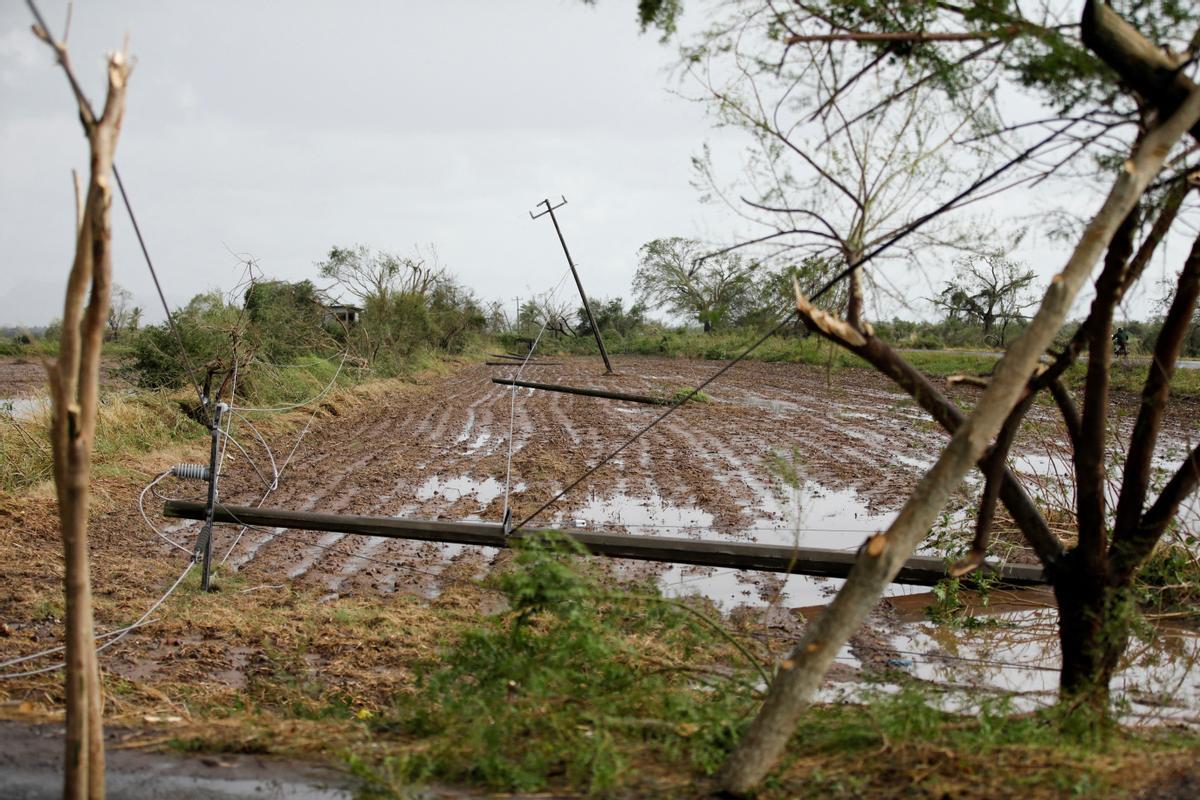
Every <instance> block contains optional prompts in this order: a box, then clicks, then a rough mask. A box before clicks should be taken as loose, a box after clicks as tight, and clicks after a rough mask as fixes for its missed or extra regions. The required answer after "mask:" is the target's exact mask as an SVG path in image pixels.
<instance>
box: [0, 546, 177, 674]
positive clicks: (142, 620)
mask: <svg viewBox="0 0 1200 800" xmlns="http://www.w3.org/2000/svg"><path fill="white" fill-rule="evenodd" d="M195 566H196V562H194V561H188V565H187V566H186V567H185V568H184V570H183V572H181V573H179V577H178V578H176V579H175V582H174V583H172V584H171V588H169V589H167V591H166V592H165V593H164V594H163V596H162V597H160V598H158V599H157V600H155V601H154V604H153V605H152V606H150V608H148V609H146V613H144V614H142V615H141V616H140V617H138V618H137V620H136V621H134V622H133V623H132V624H130V625H127V626H125V627H124V628H121V629H119V631H114V632H113V633H116V635H115V636H114V637H113V638H112V639H110V640H109V641H107V642H105V643H104V644H102V645H100V646H99V647H97V648H96V654H97V655H99V654H100V653H103V652H104V651H105V650H107V649H108V648H110V647H112V646H113V645H115V644H116V643H117V642H119V641H121V640H122V639H124V638H125V637H126V636H128V635H129V634H130V632H131V631H134V630H137V629H138V628H140V627H143V626H144V625H145V624H146V620H147V619H149V617H150V615H151V614H153V613H154V612H155V611H157V610H158V607H159V606H161V605H162V604H163V603H165V602H166V601H167V598H168V597H170V596H171V595H172V594H174V592H175V590H176V589H178V588H179V585H180V584H181V583H183V579H184V578H186V577H187V576H188V574H189V573H190V572H191V571H192V569H193V568H194V567H195ZM62 649H64V648H62V647H59V648H55V649H54V650H49V651H46V652H45V653H42V654H35V655H34V656H27V657H23V659H24V660H30V659H32V658H37V657H40V656H41V655H49V654H51V653H54V652H60V651H61V650H62ZM66 665H67V664H66V662H65V661H63V662H60V663H58V664H51V665H50V666H48V667H42V668H40V669H32V670H27V671H25V672H10V673H7V674H0V680H9V679H12V678H28V677H31V676H33V675H42V674H45V673H47V672H55V671H56V670H60V669H62V668H63V667H65V666H66Z"/></svg>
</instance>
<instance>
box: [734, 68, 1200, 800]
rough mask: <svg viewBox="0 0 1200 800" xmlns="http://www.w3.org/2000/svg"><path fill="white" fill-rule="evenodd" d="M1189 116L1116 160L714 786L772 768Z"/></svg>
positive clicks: (1199, 102) (1193, 98)
mask: <svg viewBox="0 0 1200 800" xmlns="http://www.w3.org/2000/svg"><path fill="white" fill-rule="evenodd" d="M1198 122H1200V91H1195V92H1192V93H1191V94H1190V95H1189V96H1188V98H1187V102H1185V103H1184V104H1183V105H1182V106H1181V107H1180V108H1179V110H1178V111H1177V112H1176V113H1174V114H1173V115H1171V117H1170V118H1169V119H1167V120H1165V121H1164V122H1163V123H1162V124H1161V125H1159V126H1158V127H1156V128H1154V129H1152V130H1150V131H1149V132H1148V133H1147V135H1146V137H1145V139H1144V140H1143V142H1142V145H1141V146H1140V147H1139V148H1137V149H1136V150H1135V151H1134V152H1133V154H1132V155H1131V157H1130V159H1129V160H1128V161H1126V162H1125V164H1124V165H1123V166H1122V168H1121V170H1120V172H1119V174H1118V177H1117V179H1116V181H1115V182H1114V184H1113V187H1112V190H1111V191H1110V192H1109V195H1108V197H1107V198H1106V199H1105V201H1104V203H1103V205H1102V206H1101V208H1100V210H1099V211H1098V212H1097V213H1096V214H1095V216H1094V217H1093V218H1092V221H1091V222H1090V223H1089V224H1088V226H1087V228H1086V229H1085V230H1084V232H1083V234H1082V235H1081V237H1080V239H1079V242H1078V244H1077V245H1076V247H1075V249H1074V251H1073V252H1072V254H1071V256H1070V258H1068V259H1067V263H1066V264H1065V266H1064V267H1063V269H1062V271H1061V272H1060V273H1059V274H1057V275H1056V276H1055V277H1054V278H1053V280H1052V281H1051V283H1050V286H1049V287H1048V288H1047V290H1046V294H1045V296H1044V298H1043V301H1042V304H1041V307H1040V308H1039V309H1038V311H1037V313H1036V314H1035V315H1034V317H1033V319H1032V320H1031V321H1030V324H1029V327H1028V328H1027V329H1026V331H1025V332H1024V333H1023V334H1022V335H1021V336H1020V337H1018V338H1017V339H1016V340H1015V341H1014V342H1013V343H1012V345H1011V346H1010V348H1009V350H1008V352H1007V353H1006V354H1005V355H1004V357H1002V358H1001V359H1000V362H999V363H998V364H997V365H996V370H995V373H994V374H993V378H992V381H991V383H990V384H989V386H988V388H987V389H985V390H984V393H983V397H982V398H980V401H979V403H978V404H977V405H976V407H975V410H974V412H973V413H972V414H971V416H970V417H969V418H968V419H967V420H966V422H964V423H963V425H962V426H961V427H960V428H959V429H958V431H957V432H956V433H955V434H954V436H953V438H952V439H951V440H950V443H949V445H947V447H946V448H945V449H944V450H943V451H942V454H941V455H940V456H939V458H938V460H937V462H936V463H935V464H934V465H933V467H932V468H931V469H930V470H929V472H928V473H926V475H925V477H924V478H922V479H921V481H920V483H919V484H918V485H917V488H916V489H915V490H914V492H913V494H912V495H911V496H910V497H909V499H908V501H907V502H906V503H905V504H904V507H903V508H902V509H901V511H900V514H899V515H898V516H897V517H896V519H895V521H894V522H893V523H892V525H891V527H890V528H889V529H888V531H887V532H886V533H882V534H879V535H878V536H875V537H872V539H871V540H870V542H869V543H868V546H867V547H865V548H864V549H863V552H862V553H861V554H860V556H859V559H858V561H857V562H856V564H855V567H854V569H853V570H852V571H851V573H850V576H849V578H847V580H846V583H845V584H844V585H843V586H842V589H841V590H840V591H839V592H838V594H837V596H836V597H835V598H834V600H833V603H832V604H831V605H830V607H829V610H827V611H826V612H825V613H824V614H823V615H822V616H821V617H820V618H818V619H817V620H816V622H814V623H813V624H811V625H809V626H808V628H807V629H806V631H805V635H804V637H803V639H802V640H801V641H800V643H799V644H798V645H797V646H796V648H795V649H794V650H793V651H792V653H791V656H790V658H788V659H787V660H786V662H784V663H785V664H786V666H787V668H786V669H781V670H780V671H779V673H778V674H777V676H776V678H775V680H774V681H773V682H772V684H771V687H770V690H769V693H768V696H767V699H766V701H765V702H764V704H763V706H762V709H761V710H760V712H759V714H758V716H757V717H756V718H755V720H754V721H753V722H752V723H751V725H750V728H749V729H748V731H747V732H746V735H745V736H744V738H743V739H742V741H741V742H740V743H739V744H738V746H737V748H736V749H735V750H734V752H733V753H732V754H731V755H730V757H729V759H728V760H727V762H726V764H725V767H724V770H723V772H722V775H721V779H720V780H721V786H722V788H723V789H725V790H726V791H728V792H731V793H733V794H745V793H747V792H750V791H751V790H753V789H754V788H755V787H756V786H757V785H758V784H759V782H760V781H761V780H762V779H763V777H765V776H766V774H767V772H769V771H770V769H771V768H772V767H773V766H774V764H775V762H776V761H777V760H778V758H779V755H780V754H781V753H782V751H783V749H784V747H785V746H786V745H787V742H788V739H789V738H791V735H792V733H793V731H794V730H795V727H796V722H797V721H798V719H799V717H800V714H801V713H803V710H804V709H805V707H807V706H808V704H809V703H810V702H812V699H813V697H814V696H815V694H816V691H817V689H818V688H819V687H820V685H821V682H822V681H823V679H824V676H825V673H826V672H827V671H828V669H829V666H830V664H832V663H833V659H834V657H835V656H836V655H837V652H838V649H839V648H840V647H841V646H842V645H843V644H844V643H845V642H846V640H847V639H848V638H849V637H850V636H851V635H852V634H853V633H854V631H855V630H857V629H858V627H859V626H860V625H861V624H862V622H863V620H864V619H865V618H866V615H867V613H868V612H869V611H870V609H871V607H872V606H873V605H874V604H875V603H876V602H877V601H878V599H879V597H880V594H881V593H882V590H883V588H884V587H885V586H886V585H887V583H888V582H889V581H890V580H891V576H892V575H893V574H894V571H895V570H896V569H898V568H899V565H900V564H902V563H903V561H904V558H905V557H906V556H907V555H908V554H910V553H912V551H913V550H914V549H915V548H916V546H917V545H918V544H919V543H920V541H921V539H922V538H923V536H924V533H925V531H927V530H928V528H929V526H930V524H932V522H933V521H934V519H935V518H936V516H937V514H938V512H939V511H940V510H941V509H942V507H943V506H944V505H945V503H946V500H947V499H948V497H949V495H950V493H951V491H952V490H953V489H954V487H956V486H957V485H958V484H959V482H960V481H961V480H962V478H963V476H964V475H965V474H966V473H967V471H968V470H969V469H970V468H971V466H972V465H973V464H975V462H976V461H978V459H979V457H980V456H981V455H982V454H983V452H984V450H985V449H986V447H987V445H988V441H989V440H990V439H991V438H992V437H993V436H994V435H995V434H996V433H997V432H998V431H999V429H1000V426H1001V425H1002V424H1003V422H1004V420H1005V418H1007V417H1008V415H1009V413H1010V412H1011V410H1012V408H1013V406H1014V405H1015V404H1016V403H1017V401H1018V399H1019V398H1020V395H1021V393H1022V392H1023V391H1025V390H1026V389H1027V384H1028V382H1029V379H1030V376H1031V375H1032V373H1033V370H1034V368H1035V367H1036V365H1037V363H1038V358H1039V357H1040V356H1041V354H1042V353H1043V352H1045V350H1046V347H1047V346H1048V345H1049V344H1050V342H1051V341H1052V340H1053V338H1054V335H1055V333H1056V332H1057V331H1058V329H1059V328H1060V327H1061V326H1062V323H1063V321H1064V320H1065V319H1066V315H1067V313H1068V312H1069V311H1070V307H1071V303H1072V302H1073V301H1074V299H1075V297H1076V295H1077V294H1078V292H1079V290H1080V288H1082V286H1083V284H1084V283H1085V282H1086V280H1087V277H1088V275H1089V274H1090V273H1091V271H1092V268H1093V266H1094V265H1095V263H1096V261H1097V260H1098V259H1099V258H1100V256H1101V254H1102V253H1103V251H1104V250H1105V249H1106V248H1107V246H1108V243H1109V241H1110V240H1111V239H1112V236H1113V234H1114V233H1115V231H1116V228H1117V227H1118V226H1119V225H1120V224H1121V222H1122V221H1123V220H1124V219H1125V216H1126V215H1127V214H1128V213H1129V212H1130V211H1131V210H1133V208H1134V206H1135V205H1136V204H1137V202H1138V200H1139V199H1140V198H1141V196H1142V194H1143V193H1144V192H1145V190H1146V187H1147V186H1148V185H1149V183H1150V181H1151V179H1152V178H1153V177H1154V176H1155V175H1157V174H1158V172H1159V171H1160V170H1161V169H1162V166H1163V163H1164V161H1165V159H1166V156H1167V154H1168V152H1169V151H1170V149H1171V148H1172V147H1173V146H1174V145H1175V143H1176V142H1178V141H1179V139H1180V137H1182V136H1183V135H1184V134H1185V133H1186V132H1187V131H1188V130H1189V129H1191V128H1192V127H1193V126H1194V125H1196V124H1197V123H1198Z"/></svg>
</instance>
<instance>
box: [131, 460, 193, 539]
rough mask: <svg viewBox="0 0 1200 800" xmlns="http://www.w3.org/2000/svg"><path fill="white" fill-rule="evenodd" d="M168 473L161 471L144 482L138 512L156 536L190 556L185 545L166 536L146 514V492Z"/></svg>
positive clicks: (168, 472)
mask: <svg viewBox="0 0 1200 800" xmlns="http://www.w3.org/2000/svg"><path fill="white" fill-rule="evenodd" d="M170 474H171V470H167V471H166V472H162V473H160V474H159V476H158V477H157V478H155V479H154V480H152V481H150V482H149V483H148V484H146V488H144V489H142V493H141V494H139V495H138V512H139V513H141V515H142V519H143V520H145V522H146V524H147V525H148V526H149V527H150V530H152V531H154V533H155V534H156V535H157V536H158V538H160V539H162V540H163V541H164V542H166V543H167V544H169V545H171V546H172V547H174V548H176V549H178V550H182V551H183V552H185V553H187V554H188V557H189V558H191V555H192V551H191V550H189V549H188V548H187V547H184V546H183V545H181V544H180V543H179V542H177V541H175V540H174V539H172V538H171V537H170V536H167V535H166V534H165V533H163V532H162V531H160V530H159V529H158V527H157V526H156V525H155V524H154V523H153V522H151V521H150V517H148V516H146V492H148V491H150V490H151V489H152V488H154V486H155V485H156V484H157V483H158V482H159V481H161V480H162V479H163V478H165V477H167V476H168V475H170Z"/></svg>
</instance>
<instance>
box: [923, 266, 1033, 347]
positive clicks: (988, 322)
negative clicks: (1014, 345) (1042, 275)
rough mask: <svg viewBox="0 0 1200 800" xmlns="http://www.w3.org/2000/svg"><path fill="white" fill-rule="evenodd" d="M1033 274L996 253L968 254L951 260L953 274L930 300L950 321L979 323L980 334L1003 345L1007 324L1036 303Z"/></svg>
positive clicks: (1021, 315) (1020, 317)
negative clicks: (953, 260) (953, 267)
mask: <svg viewBox="0 0 1200 800" xmlns="http://www.w3.org/2000/svg"><path fill="white" fill-rule="evenodd" d="M1036 278H1037V274H1036V273H1034V271H1033V270H1031V269H1023V268H1022V267H1021V265H1020V264H1018V263H1017V262H1015V261H1012V260H1009V259H1007V258H1004V257H1003V256H1002V255H1000V254H998V253H989V254H987V255H982V256H968V257H967V258H963V259H959V260H958V261H956V262H955V277H954V279H952V280H950V281H947V282H946V284H945V288H943V289H942V291H941V293H940V294H938V295H937V296H936V297H934V298H933V299H932V300H933V304H934V305H935V306H937V307H939V308H942V309H945V311H946V314H947V317H948V318H949V319H950V320H952V321H958V320H964V321H969V322H973V323H975V324H977V325H979V327H980V329H981V330H982V333H983V336H984V338H985V341H986V340H990V337H992V336H993V334H994V335H995V337H996V342H997V343H998V344H999V345H1000V346H1003V345H1004V343H1005V341H1006V340H1007V335H1008V329H1009V325H1011V324H1012V323H1014V322H1019V321H1020V320H1022V319H1024V317H1025V315H1024V313H1023V312H1025V311H1027V310H1028V309H1030V308H1032V307H1033V306H1034V305H1036V304H1037V298H1036V296H1035V295H1034V293H1033V291H1032V290H1033V282H1034V280H1035V279H1036Z"/></svg>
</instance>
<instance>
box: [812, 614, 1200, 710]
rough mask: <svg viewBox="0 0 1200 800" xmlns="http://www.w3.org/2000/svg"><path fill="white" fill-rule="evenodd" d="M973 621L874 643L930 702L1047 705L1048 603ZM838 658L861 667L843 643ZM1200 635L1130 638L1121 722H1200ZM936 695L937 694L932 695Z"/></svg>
mask: <svg viewBox="0 0 1200 800" xmlns="http://www.w3.org/2000/svg"><path fill="white" fill-rule="evenodd" d="M975 619H976V620H977V622H978V624H977V625H975V626H973V627H961V626H952V625H939V624H935V623H933V622H917V623H912V624H909V625H906V626H904V627H903V628H901V629H900V630H899V631H898V632H894V633H892V634H891V635H890V636H888V637H887V638H886V640H885V641H886V644H883V645H881V646H879V648H878V649H879V651H880V652H879V653H878V654H877V655H878V656H880V659H881V660H883V659H886V663H887V665H888V667H889V668H891V669H894V670H898V671H902V672H904V673H907V674H908V675H910V676H912V677H913V678H916V679H917V680H920V681H927V682H929V683H932V684H936V685H937V686H938V687H940V689H941V691H940V692H939V693H937V694H936V695H934V694H930V695H929V697H930V699H931V700H932V701H933V702H936V703H938V704H939V706H940V707H942V708H943V709H944V710H946V711H950V712H954V713H966V714H974V713H978V712H979V710H980V708H981V703H982V702H986V701H989V700H995V699H996V698H997V697H1003V698H1005V699H1006V701H1007V703H1008V705H1009V707H1010V708H1011V710H1012V711H1016V712H1025V711H1033V710H1036V709H1039V708H1044V707H1047V706H1050V705H1052V704H1053V703H1054V702H1055V700H1056V696H1057V692H1058V680H1059V672H1058V671H1059V666H1060V664H1061V659H1060V650H1059V644H1058V614H1057V611H1056V610H1055V609H1053V608H1044V607H1043V608H1031V609H1028V610H1021V611H1007V612H1005V613H1002V614H996V615H992V616H989V617H986V618H975ZM838 660H839V661H841V662H843V663H850V664H851V665H853V666H859V662H858V659H856V658H854V656H853V655H851V654H850V653H849V650H848V649H846V650H843V652H842V653H841V654H840V655H839V657H838ZM1198 662H1200V634H1198V632H1197V631H1195V630H1192V629H1187V628H1182V627H1176V626H1162V627H1159V628H1156V629H1151V630H1150V632H1149V633H1148V634H1146V636H1145V638H1142V636H1141V635H1140V634H1139V635H1135V636H1134V637H1132V638H1131V640H1130V643H1129V647H1128V649H1127V650H1126V653H1125V656H1124V659H1123V661H1122V663H1121V666H1120V667H1119V668H1118V671H1117V674H1116V675H1115V676H1114V678H1113V681H1112V691H1113V698H1114V700H1115V701H1116V703H1117V709H1118V715H1119V717H1120V719H1121V721H1122V722H1123V723H1125V724H1130V725H1136V724H1154V723H1173V724H1183V725H1189V726H1200V669H1198V668H1197V666H1198ZM898 688H899V685H898V684H896V683H894V682H885V683H882V684H873V685H872V684H862V683H861V682H859V681H851V682H849V683H841V684H837V685H836V686H835V687H833V688H827V689H826V690H825V692H824V694H825V695H826V697H827V699H832V698H833V697H834V696H836V697H838V698H839V699H846V698H858V699H862V698H863V696H864V695H866V694H868V693H870V692H872V691H896V690H897V689H898ZM934 698H936V699H934Z"/></svg>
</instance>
